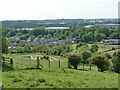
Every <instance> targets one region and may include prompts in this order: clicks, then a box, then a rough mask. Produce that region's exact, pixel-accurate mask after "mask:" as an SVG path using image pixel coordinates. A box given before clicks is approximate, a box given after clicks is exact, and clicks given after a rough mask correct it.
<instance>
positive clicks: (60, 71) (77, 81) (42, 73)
mask: <svg viewBox="0 0 120 90" xmlns="http://www.w3.org/2000/svg"><path fill="white" fill-rule="evenodd" d="M98 45H99V51H98V52H103V51H107V50H110V49H111V47H110V46H104V45H103V44H100V43H99V44H98ZM88 46H89V47H90V46H91V44H89V45H88ZM72 47H73V50H74V51H75V47H76V44H72ZM115 51H117V50H113V51H108V52H107V53H110V54H113V52H115ZM44 55H45V54H41V53H30V54H28V53H26V54H7V55H5V56H6V57H9V58H12V59H13V60H14V64H13V66H14V67H11V66H10V64H8V63H7V65H3V69H2V70H3V72H2V82H3V86H4V87H5V88H118V74H117V73H114V72H109V71H105V72H98V71H97V67H96V66H94V65H93V66H92V70H89V65H85V69H84V70H83V67H82V64H80V66H79V67H78V70H74V69H68V68H67V58H62V57H60V56H54V55H49V56H50V57H51V62H50V67H49V61H47V60H46V59H44V58H43V59H40V64H41V65H43V68H39V69H37V68H36V63H37V61H36V60H35V57H43V56H44ZM31 57H33V59H31ZM59 60H60V61H61V62H60V67H59ZM11 68H12V69H13V70H12V69H11Z"/></svg>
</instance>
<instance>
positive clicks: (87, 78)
mask: <svg viewBox="0 0 120 90" xmlns="http://www.w3.org/2000/svg"><path fill="white" fill-rule="evenodd" d="M2 76H3V77H2V81H3V85H4V87H6V88H30V87H35V88H117V87H118V74H116V73H112V72H104V73H103V72H98V71H96V70H94V69H93V70H88V71H86V70H74V69H67V68H43V69H42V70H40V69H33V70H11V71H7V72H3V73H2Z"/></svg>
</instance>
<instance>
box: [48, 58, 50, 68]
mask: <svg viewBox="0 0 120 90" xmlns="http://www.w3.org/2000/svg"><path fill="white" fill-rule="evenodd" d="M48 61H49V68H50V59H49V60H48Z"/></svg>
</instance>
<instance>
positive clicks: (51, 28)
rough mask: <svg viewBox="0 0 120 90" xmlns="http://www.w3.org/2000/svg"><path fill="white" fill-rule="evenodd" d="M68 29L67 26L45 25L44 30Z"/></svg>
mask: <svg viewBox="0 0 120 90" xmlns="http://www.w3.org/2000/svg"><path fill="white" fill-rule="evenodd" d="M66 29H70V28H69V27H47V28H45V30H66Z"/></svg>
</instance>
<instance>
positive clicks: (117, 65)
mask: <svg viewBox="0 0 120 90" xmlns="http://www.w3.org/2000/svg"><path fill="white" fill-rule="evenodd" d="M112 62H113V69H114V71H115V72H117V73H120V51H118V52H114V53H113V57H112Z"/></svg>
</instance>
